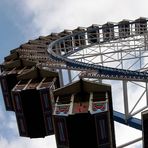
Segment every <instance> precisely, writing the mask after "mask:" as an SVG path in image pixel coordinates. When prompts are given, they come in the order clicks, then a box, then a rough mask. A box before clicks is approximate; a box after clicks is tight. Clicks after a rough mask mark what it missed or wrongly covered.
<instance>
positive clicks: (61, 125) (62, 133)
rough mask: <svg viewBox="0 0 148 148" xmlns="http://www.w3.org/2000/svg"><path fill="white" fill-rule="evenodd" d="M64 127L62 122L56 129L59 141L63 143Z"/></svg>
mask: <svg viewBox="0 0 148 148" xmlns="http://www.w3.org/2000/svg"><path fill="white" fill-rule="evenodd" d="M63 128H64V126H63V123H62V122H58V129H59V136H60V141H61V142H65V135H64V129H63Z"/></svg>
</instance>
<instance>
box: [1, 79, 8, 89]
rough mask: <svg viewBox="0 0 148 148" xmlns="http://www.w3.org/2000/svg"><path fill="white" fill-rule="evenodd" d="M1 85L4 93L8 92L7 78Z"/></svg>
mask: <svg viewBox="0 0 148 148" xmlns="http://www.w3.org/2000/svg"><path fill="white" fill-rule="evenodd" d="M1 85H2V88H3V90H4V91H7V81H6V79H5V78H3V79H1Z"/></svg>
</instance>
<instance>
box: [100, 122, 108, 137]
mask: <svg viewBox="0 0 148 148" xmlns="http://www.w3.org/2000/svg"><path fill="white" fill-rule="evenodd" d="M99 126H100V130H101V132H100V133H101V134H100V135H101V139H105V138H106V137H107V136H106V128H105V121H104V120H100V121H99Z"/></svg>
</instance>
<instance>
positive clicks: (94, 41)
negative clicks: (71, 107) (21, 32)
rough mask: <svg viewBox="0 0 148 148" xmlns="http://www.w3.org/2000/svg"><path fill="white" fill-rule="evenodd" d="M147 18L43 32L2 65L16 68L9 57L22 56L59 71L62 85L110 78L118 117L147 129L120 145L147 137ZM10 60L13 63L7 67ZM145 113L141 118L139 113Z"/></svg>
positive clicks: (16, 50) (121, 121)
mask: <svg viewBox="0 0 148 148" xmlns="http://www.w3.org/2000/svg"><path fill="white" fill-rule="evenodd" d="M147 22H148V20H147V19H146V18H138V19H136V20H134V21H131V20H123V21H121V22H119V23H114V22H107V23H106V24H104V25H96V24H94V25H92V26H89V27H87V28H85V27H78V28H76V29H74V30H64V31H62V32H60V33H52V34H50V35H48V36H40V37H39V38H38V39H35V40H29V41H28V43H25V44H23V45H21V46H20V47H18V48H16V49H13V50H11V52H10V55H9V56H7V57H5V62H4V64H2V66H1V69H2V71H9V72H10V69H11V73H12V72H13V71H14V70H15V69H14V67H13V66H12V67H13V68H11V66H10V65H13V64H14V63H13V64H10V63H11V62H12V61H13V62H14V61H15V60H16V59H18V58H19V59H23V60H29V61H32V63H35V65H36V66H37V67H41V68H43V69H45V70H52V71H55V72H58V73H59V82H60V87H64V86H65V85H66V84H71V83H72V82H75V81H76V80H78V79H85V80H90V81H92V82H97V83H99V84H103V83H105V84H110V85H111V87H112V96H113V97H112V98H113V110H114V111H113V119H114V121H117V122H119V123H121V124H124V125H127V126H130V127H132V128H135V129H138V130H141V131H143V137H139V138H137V139H134V140H132V141H130V142H128V143H125V144H123V145H121V146H118V147H125V146H128V145H130V144H133V143H135V142H138V141H140V140H143V141H144V142H145V143H146V140H145V139H146V137H145V138H144V135H145V133H144V129H145V131H146V127H145V126H146V125H145V123H144V122H142V121H145V118H146V112H145V110H146V109H147V107H148V84H147V81H148V73H147V70H148V60H147V59H148V33H147V31H148V29H147V28H148V24H147ZM7 63H9V64H10V65H9V66H8V67H7V66H6V67H4V66H3V65H5V64H7ZM33 65H34V64H32V65H30V67H32V66H33ZM8 69H9V70H8ZM21 70H22V69H21ZM141 113H142V117H143V120H141V119H139V117H141ZM142 123H143V126H142Z"/></svg>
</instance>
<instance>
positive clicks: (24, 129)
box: [16, 116, 27, 136]
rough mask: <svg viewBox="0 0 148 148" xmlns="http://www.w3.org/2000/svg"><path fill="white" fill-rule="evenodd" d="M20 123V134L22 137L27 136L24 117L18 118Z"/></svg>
mask: <svg viewBox="0 0 148 148" xmlns="http://www.w3.org/2000/svg"><path fill="white" fill-rule="evenodd" d="M16 117H17V122H18V128H19V133H20V135H21V136H27V131H26V128H25V120H24V118H23V116H16Z"/></svg>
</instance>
